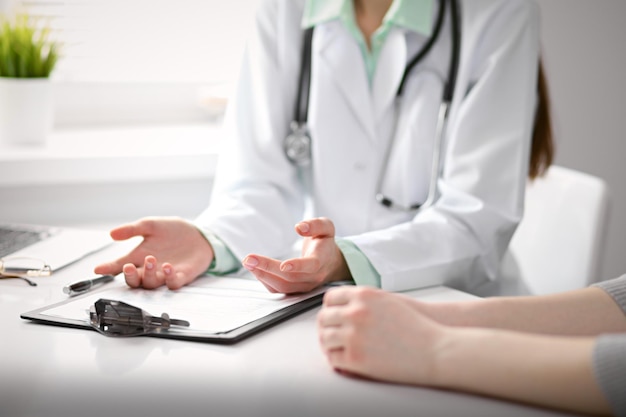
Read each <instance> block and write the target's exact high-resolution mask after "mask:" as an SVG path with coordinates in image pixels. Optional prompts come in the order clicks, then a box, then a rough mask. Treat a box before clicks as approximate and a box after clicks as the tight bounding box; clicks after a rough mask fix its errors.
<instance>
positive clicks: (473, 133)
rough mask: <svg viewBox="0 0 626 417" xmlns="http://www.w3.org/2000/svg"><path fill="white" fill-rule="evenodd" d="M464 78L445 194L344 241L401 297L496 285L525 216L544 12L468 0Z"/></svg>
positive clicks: (453, 118) (451, 132) (450, 138)
mask: <svg viewBox="0 0 626 417" xmlns="http://www.w3.org/2000/svg"><path fill="white" fill-rule="evenodd" d="M462 5H463V8H462V12H463V13H462V24H463V32H462V33H463V40H462V49H461V64H460V68H459V78H458V82H457V86H456V91H455V98H454V101H453V104H452V111H451V115H450V120H449V122H448V128H447V146H446V150H445V154H444V155H445V156H444V160H443V163H444V168H443V173H442V176H441V178H440V179H439V182H438V189H439V193H440V198H439V199H438V201H437V202H436V204H434V205H433V206H431V207H430V208H428V209H425V210H423V211H422V212H420V213H418V214H417V215H416V216H415V217H414V218H413V219H412V221H410V222H406V223H401V224H398V225H396V226H392V227H390V228H387V229H383V230H379V231H373V232H369V233H364V234H361V235H357V236H350V237H347V238H348V239H350V240H352V241H353V242H354V243H355V244H356V245H357V246H358V247H359V249H360V250H361V251H362V252H363V253H364V254H365V255H366V256H367V257H368V259H369V260H370V261H371V263H372V265H373V266H374V267H375V268H376V270H377V271H378V272H379V273H380V275H381V286H382V287H383V288H384V289H387V290H391V291H401V290H406V289H411V288H417V287H423V286H428V285H440V284H446V285H450V286H453V287H456V288H460V289H463V290H467V291H471V290H472V288H475V287H477V286H478V285H480V284H482V283H484V282H486V281H487V280H493V279H495V278H496V276H497V273H498V267H499V263H500V259H501V257H502V255H503V253H504V251H505V250H506V247H507V246H508V243H509V241H510V239H511V237H512V235H513V233H514V231H515V228H516V226H517V224H518V223H519V221H520V219H521V216H522V212H523V202H524V201H523V200H524V190H525V184H526V177H527V173H528V164H529V150H530V143H531V132H532V124H533V120H534V109H535V104H536V94H537V69H538V57H539V14H538V9H537V6H536V5H535V3H534V2H531V1H491V2H489V1H466V2H462Z"/></svg>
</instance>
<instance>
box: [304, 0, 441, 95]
mask: <svg viewBox="0 0 626 417" xmlns="http://www.w3.org/2000/svg"><path fill="white" fill-rule="evenodd" d="M432 14H433V0H394V2H393V3H392V4H391V7H389V10H388V11H387V14H385V17H384V18H383V22H382V25H381V26H380V27H379V28H378V29H377V30H376V31H375V32H374V33H373V34H372V39H370V45H371V49H370V48H368V46H367V42H366V39H365V37H364V36H363V32H361V29H359V26H358V24H357V22H356V17H355V13H354V2H353V1H352V0H309V1H307V2H306V6H305V8H304V15H303V16H302V27H303V28H304V29H306V28H309V27H311V26H315V25H317V24H320V23H324V22H329V21H331V20H340V21H341V23H343V25H344V26H345V27H346V29H348V32H350V34H351V35H352V36H353V37H354V39H355V40H356V42H357V43H358V45H359V48H360V49H361V53H362V54H363V62H364V64H365V69H366V71H367V76H368V79H369V81H370V84H371V83H372V79H373V78H374V72H375V71H376V63H377V61H378V57H379V56H380V51H381V50H382V47H383V45H384V44H385V39H387V35H388V34H389V31H390V30H391V28H392V27H393V26H398V27H403V28H406V29H409V30H412V31H414V32H419V33H421V34H423V35H426V36H430V33H431V29H432Z"/></svg>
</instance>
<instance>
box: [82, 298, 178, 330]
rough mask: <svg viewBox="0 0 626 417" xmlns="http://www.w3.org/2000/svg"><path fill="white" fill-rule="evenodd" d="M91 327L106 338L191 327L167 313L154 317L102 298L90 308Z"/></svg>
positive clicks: (126, 305) (122, 303) (134, 308)
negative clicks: (174, 327)
mask: <svg viewBox="0 0 626 417" xmlns="http://www.w3.org/2000/svg"><path fill="white" fill-rule="evenodd" d="M89 322H90V324H91V327H93V328H94V329H96V330H97V331H98V332H100V333H102V334H103V335H105V336H112V337H127V336H141V335H145V334H150V333H160V332H162V331H167V330H168V329H170V327H171V326H182V327H189V322H188V321H186V320H178V319H170V316H169V315H168V314H167V313H163V314H161V316H160V317H157V316H153V315H151V314H149V313H148V312H146V311H144V310H142V309H140V308H139V307H135V306H132V305H130V304H127V303H124V302H122V301H117V300H108V299H104V298H101V299H99V300H98V301H96V302H95V303H94V304H93V305H92V306H91V307H90V308H89Z"/></svg>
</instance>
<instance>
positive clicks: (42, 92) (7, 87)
mask: <svg viewBox="0 0 626 417" xmlns="http://www.w3.org/2000/svg"><path fill="white" fill-rule="evenodd" d="M52 87H53V86H52V83H51V81H50V79H49V78H3V77H0V141H1V142H2V143H5V144H10V145H44V144H45V143H46V139H47V137H48V135H49V134H50V131H51V130H52V123H53V119H54V107H53V105H54V97H53V89H52Z"/></svg>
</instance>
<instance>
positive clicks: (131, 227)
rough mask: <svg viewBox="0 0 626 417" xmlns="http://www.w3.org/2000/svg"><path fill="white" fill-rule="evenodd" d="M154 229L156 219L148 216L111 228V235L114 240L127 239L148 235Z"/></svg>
mask: <svg viewBox="0 0 626 417" xmlns="http://www.w3.org/2000/svg"><path fill="white" fill-rule="evenodd" d="M153 230H154V220H152V219H149V218H146V219H141V220H138V221H136V222H134V223H127V224H123V225H121V226H118V227H115V228H113V229H111V231H110V232H109V235H111V237H112V238H113V239H114V240H126V239H130V238H131V237H135V236H147V235H150V234H152V232H153Z"/></svg>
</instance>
